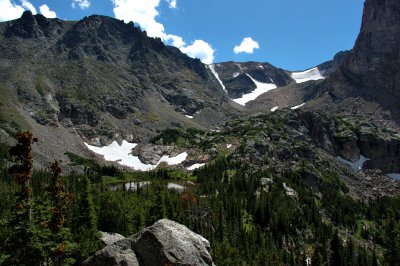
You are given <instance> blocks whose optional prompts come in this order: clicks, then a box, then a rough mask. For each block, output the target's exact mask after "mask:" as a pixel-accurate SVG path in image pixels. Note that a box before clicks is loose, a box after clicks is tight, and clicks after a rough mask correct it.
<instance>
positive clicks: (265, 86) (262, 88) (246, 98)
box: [232, 74, 277, 106]
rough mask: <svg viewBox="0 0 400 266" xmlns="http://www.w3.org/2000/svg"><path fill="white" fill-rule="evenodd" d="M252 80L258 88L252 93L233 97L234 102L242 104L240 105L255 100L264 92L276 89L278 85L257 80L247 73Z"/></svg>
mask: <svg viewBox="0 0 400 266" xmlns="http://www.w3.org/2000/svg"><path fill="white" fill-rule="evenodd" d="M246 75H247V76H248V77H249V78H251V80H252V81H253V82H254V83H255V84H256V86H257V87H256V89H255V90H254V91H252V92H250V93H247V94H244V95H243V96H242V97H240V98H238V99H232V100H233V101H234V102H236V103H238V104H240V105H243V106H244V105H246V103H248V102H250V101H253V100H255V99H256V98H257V97H258V96H260V95H261V94H263V93H266V92H267V91H270V90H273V89H276V88H277V86H276V85H275V84H273V83H263V82H259V81H257V80H255V79H254V78H252V77H251V76H250V75H249V74H246Z"/></svg>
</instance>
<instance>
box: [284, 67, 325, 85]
mask: <svg viewBox="0 0 400 266" xmlns="http://www.w3.org/2000/svg"><path fill="white" fill-rule="evenodd" d="M291 76H292V78H293V79H294V80H295V81H296V83H303V82H306V81H309V80H319V79H324V78H325V77H324V76H322V75H321V72H319V70H318V67H314V68H311V69H308V70H306V71H302V72H293V73H292V74H291Z"/></svg>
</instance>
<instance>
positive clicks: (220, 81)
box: [208, 65, 228, 92]
mask: <svg viewBox="0 0 400 266" xmlns="http://www.w3.org/2000/svg"><path fill="white" fill-rule="evenodd" d="M208 67H209V68H210V70H211V72H212V73H213V74H214V76H215V78H216V79H217V80H218V82H219V84H221V87H222V89H224V91H225V92H228V91H227V90H226V88H225V85H224V83H222V80H221V79H220V78H219V75H218V73H217V71H216V70H215V66H214V65H208Z"/></svg>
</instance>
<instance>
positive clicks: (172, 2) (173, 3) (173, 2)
mask: <svg viewBox="0 0 400 266" xmlns="http://www.w3.org/2000/svg"><path fill="white" fill-rule="evenodd" d="M167 2H168V4H169V8H176V0H167Z"/></svg>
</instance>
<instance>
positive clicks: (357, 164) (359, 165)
mask: <svg viewBox="0 0 400 266" xmlns="http://www.w3.org/2000/svg"><path fill="white" fill-rule="evenodd" d="M336 159H337V160H338V161H339V162H341V163H345V164H347V165H348V166H350V167H351V168H352V169H353V170H354V171H361V170H362V168H363V165H364V163H365V162H366V161H368V160H369V158H366V157H364V156H363V155H360V159H358V161H357V162H354V163H353V162H350V161H348V160H346V159H344V158H342V157H340V156H337V157H336Z"/></svg>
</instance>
